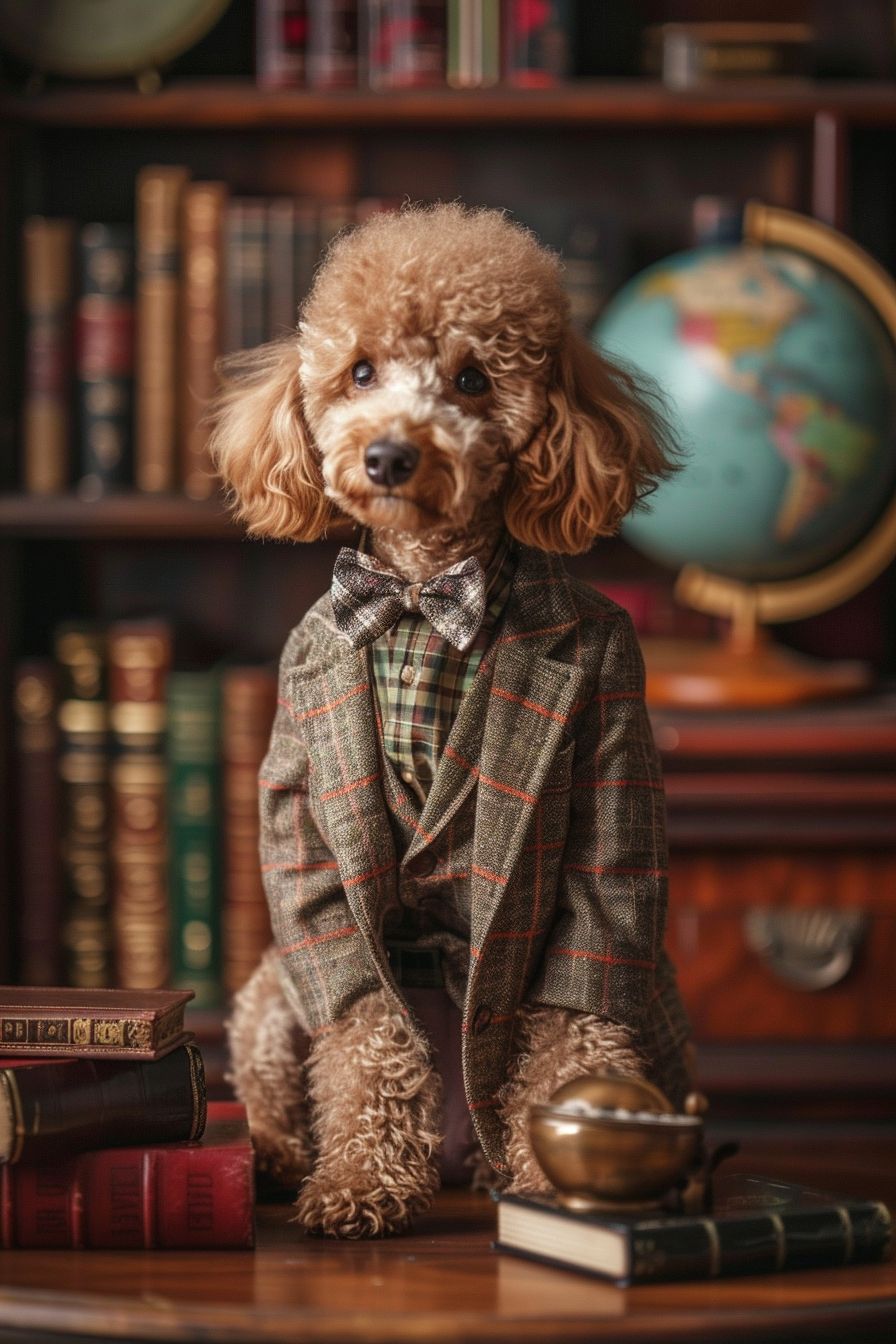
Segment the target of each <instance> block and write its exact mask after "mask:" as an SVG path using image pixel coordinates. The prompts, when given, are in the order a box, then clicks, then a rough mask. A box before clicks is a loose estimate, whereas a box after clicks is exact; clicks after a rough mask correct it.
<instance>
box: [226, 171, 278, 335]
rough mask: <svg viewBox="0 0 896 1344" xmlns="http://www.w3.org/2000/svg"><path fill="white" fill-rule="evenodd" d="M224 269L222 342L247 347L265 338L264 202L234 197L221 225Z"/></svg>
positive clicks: (265, 252)
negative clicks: (223, 330)
mask: <svg viewBox="0 0 896 1344" xmlns="http://www.w3.org/2000/svg"><path fill="white" fill-rule="evenodd" d="M224 232H225V257H226V271H227V305H226V331H225V344H226V348H227V350H228V352H233V351H236V350H249V349H252V348H253V347H254V346H256V345H261V344H262V343H263V342H264V341H266V340H267V338H268V319H267V280H266V276H267V204H266V202H265V201H263V200H252V199H250V198H248V197H237V198H235V199H234V200H232V201H231V202H230V204H229V205H228V207H227V217H226V220H225V226H224Z"/></svg>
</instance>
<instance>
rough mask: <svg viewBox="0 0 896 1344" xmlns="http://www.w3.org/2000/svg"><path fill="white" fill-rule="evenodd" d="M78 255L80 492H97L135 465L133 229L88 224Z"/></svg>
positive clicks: (119, 481)
mask: <svg viewBox="0 0 896 1344" xmlns="http://www.w3.org/2000/svg"><path fill="white" fill-rule="evenodd" d="M78 255H79V275H80V286H81V288H80V297H79V299H78V304H77V317H76V324H75V373H76V378H77V418H78V493H79V494H80V495H81V496H82V497H83V498H85V499H96V498H98V497H99V496H100V495H102V494H105V493H106V492H107V491H110V490H120V489H123V488H124V487H126V486H129V485H130V483H131V477H132V473H133V432H132V408H133V391H134V233H133V229H131V228H130V227H129V226H128V225H125V224H85V225H84V227H83V228H82V229H81V232H80V235H79V238H78Z"/></svg>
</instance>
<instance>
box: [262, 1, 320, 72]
mask: <svg viewBox="0 0 896 1344" xmlns="http://www.w3.org/2000/svg"><path fill="white" fill-rule="evenodd" d="M307 43H308V0H256V3H255V78H256V81H257V82H258V84H259V85H260V86H261V87H262V88H263V89H287V88H299V87H301V85H303V84H304V82H305V59H306V53H307Z"/></svg>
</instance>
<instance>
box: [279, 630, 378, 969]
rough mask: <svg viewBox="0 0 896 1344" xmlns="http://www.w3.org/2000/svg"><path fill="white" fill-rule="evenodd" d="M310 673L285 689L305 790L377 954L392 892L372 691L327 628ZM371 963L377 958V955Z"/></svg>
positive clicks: (354, 656) (360, 661) (301, 672)
mask: <svg viewBox="0 0 896 1344" xmlns="http://www.w3.org/2000/svg"><path fill="white" fill-rule="evenodd" d="M318 655H319V656H318V657H317V658H316V659H315V664H314V667H313V668H312V669H311V670H309V671H306V670H305V668H297V669H296V670H295V671H294V672H293V673H291V674H290V676H289V677H288V678H287V682H286V690H287V694H288V695H289V697H290V699H291V702H292V707H293V710H294V713H295V714H296V717H297V720H298V722H299V723H300V724H301V727H302V730H303V734H304V737H305V741H306V743H307V747H308V757H309V765H310V767H311V768H310V770H309V791H310V793H311V796H312V798H313V799H314V800H315V802H316V807H317V810H318V812H319V813H320V814H321V815H322V817H323V820H324V826H323V828H322V829H323V830H324V839H325V840H326V841H327V843H328V845H329V847H330V849H331V851H332V854H333V857H334V859H335V860H336V862H337V864H338V865H339V874H340V877H341V879H342V883H343V887H344V890H345V894H346V898H347V900H348V903H349V906H350V908H351V910H352V913H353V915H354V916H355V918H356V919H357V921H358V925H359V927H360V928H361V931H362V933H364V934H365V936H366V937H367V940H368V943H369V944H371V946H372V948H376V947H378V943H377V939H376V932H375V931H376V930H377V929H378V928H379V924H380V916H381V913H382V909H383V906H384V905H385V904H386V903H387V902H388V900H389V898H390V896H391V893H392V891H393V890H394V885H395V865H396V860H395V845H394V841H393V838H392V829H391V826H390V824H389V817H388V814H387V811H386V805H385V801H384V798H383V789H382V778H381V774H382V771H381V764H380V758H379V752H378V750H377V740H376V720H375V715H374V706H373V699H372V693H373V687H372V684H371V680H370V675H369V670H368V659H367V651H366V650H363V649H362V650H357V649H353V648H352V647H351V645H349V644H348V643H347V642H346V641H345V640H344V639H343V638H342V636H341V635H340V634H339V633H338V631H337V630H336V629H335V627H333V628H332V629H329V628H328V629H327V633H326V635H325V636H324V638H323V639H322V641H321V643H320V645H319V650H318ZM376 959H377V960H379V956H378V955H377V958H376Z"/></svg>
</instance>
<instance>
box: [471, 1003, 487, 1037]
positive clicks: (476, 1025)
mask: <svg viewBox="0 0 896 1344" xmlns="http://www.w3.org/2000/svg"><path fill="white" fill-rule="evenodd" d="M491 1024H492V1010H491V1008H489V1006H488V1004H485V1003H480V1005H479V1007H478V1008H477V1009H476V1011H475V1013H474V1014H473V1035H474V1036H478V1035H479V1033H480V1032H482V1031H487V1030H488V1028H489V1027H490V1026H491Z"/></svg>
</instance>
